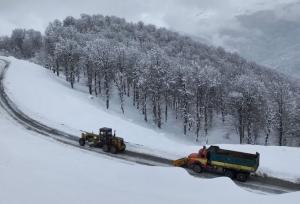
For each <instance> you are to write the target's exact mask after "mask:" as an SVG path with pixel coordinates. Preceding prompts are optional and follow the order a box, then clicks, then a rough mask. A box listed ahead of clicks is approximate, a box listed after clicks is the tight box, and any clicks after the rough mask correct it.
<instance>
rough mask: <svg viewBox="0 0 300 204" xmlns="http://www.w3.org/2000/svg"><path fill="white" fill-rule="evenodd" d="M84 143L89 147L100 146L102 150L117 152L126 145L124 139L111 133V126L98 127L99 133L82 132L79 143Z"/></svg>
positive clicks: (122, 149) (122, 150) (121, 150)
mask: <svg viewBox="0 0 300 204" xmlns="http://www.w3.org/2000/svg"><path fill="white" fill-rule="evenodd" d="M86 143H88V144H89V146H91V147H100V148H102V149H103V151H104V152H111V153H113V154H117V153H119V152H124V151H125V149H126V145H125V143H124V139H123V138H121V137H116V135H115V133H114V134H112V129H111V128H106V127H103V128H100V130H99V134H94V133H89V132H84V133H82V134H81V138H79V145H80V146H84V145H85V144H86Z"/></svg>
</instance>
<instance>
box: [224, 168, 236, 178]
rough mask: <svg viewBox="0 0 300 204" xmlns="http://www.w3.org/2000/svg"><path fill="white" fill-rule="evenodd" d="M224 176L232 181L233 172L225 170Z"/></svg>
mask: <svg viewBox="0 0 300 204" xmlns="http://www.w3.org/2000/svg"><path fill="white" fill-rule="evenodd" d="M224 175H225V176H226V177H228V178H231V179H234V172H233V171H231V170H225V172H224Z"/></svg>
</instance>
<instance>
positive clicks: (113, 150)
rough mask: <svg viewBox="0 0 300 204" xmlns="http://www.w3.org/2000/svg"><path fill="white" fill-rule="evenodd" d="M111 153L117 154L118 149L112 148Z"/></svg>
mask: <svg viewBox="0 0 300 204" xmlns="http://www.w3.org/2000/svg"><path fill="white" fill-rule="evenodd" d="M110 152H111V153H113V154H117V148H116V147H115V146H111V147H110Z"/></svg>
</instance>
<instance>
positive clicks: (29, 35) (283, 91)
mask: <svg viewBox="0 0 300 204" xmlns="http://www.w3.org/2000/svg"><path fill="white" fill-rule="evenodd" d="M22 36H25V38H22ZM42 38H43V42H44V43H43V44H42V45H41V44H40V43H41V38H40V35H39V34H38V33H36V32H34V31H32V30H28V31H26V30H20V29H16V30H15V31H14V32H13V34H12V36H11V38H10V39H11V47H12V48H13V49H12V51H13V52H14V53H15V54H16V55H17V56H22V57H25V58H26V57H28V56H33V55H34V53H35V55H36V58H35V61H37V62H38V63H40V64H42V65H44V66H45V67H47V68H49V69H51V70H52V71H53V72H54V73H56V75H58V76H63V77H64V78H65V80H66V81H67V82H68V83H69V84H70V87H71V88H74V86H75V84H81V85H84V86H86V89H87V90H88V92H89V93H90V95H93V96H96V97H100V98H104V100H105V107H106V108H107V109H110V108H111V106H112V98H115V96H117V97H118V100H119V102H118V104H119V110H121V112H122V113H124V115H125V116H126V117H127V116H128V113H129V114H130V113H131V112H132V111H131V110H132V106H133V107H135V109H136V110H137V111H138V112H139V113H140V114H141V117H140V118H143V120H144V121H145V122H147V123H150V124H153V125H155V126H157V127H158V128H159V129H167V128H171V129H172V128H174V127H180V128H179V131H177V130H178V129H177V128H175V129H176V131H177V132H180V134H182V135H184V136H183V137H187V138H189V139H190V140H193V141H196V142H206V143H207V142H210V141H211V140H213V141H214V139H213V138H211V137H210V135H212V134H213V135H215V134H214V131H215V130H219V132H221V131H220V130H226V131H225V133H224V134H221V135H220V138H219V139H220V140H221V139H223V138H224V137H225V138H228V137H229V138H235V141H236V140H237V141H238V142H239V143H241V144H242V143H247V144H265V145H269V144H271V145H280V146H281V145H289V146H299V145H300V137H299V132H300V129H299V128H300V124H299V121H300V118H299V117H300V114H299V113H300V108H299V107H300V102H299V100H300V97H299V93H300V91H299V90H300V89H299V86H298V85H295V84H294V83H293V82H292V81H291V80H290V79H289V78H287V77H285V76H283V75H281V74H279V73H277V72H274V71H272V70H271V69H268V68H266V67H262V66H260V65H257V64H256V63H253V62H248V61H246V60H245V59H243V58H241V57H240V56H238V55H237V54H235V53H228V52H226V51H224V49H222V48H215V47H210V46H207V45H204V44H201V43H199V42H197V41H194V40H192V39H191V38H189V37H187V36H181V35H179V34H178V33H175V32H172V31H169V30H167V29H165V28H156V27H155V26H153V25H145V24H144V23H143V22H138V23H129V22H126V21H125V19H121V18H118V17H114V16H102V15H86V14H83V15H81V17H80V18H78V19H76V18H74V17H71V16H69V17H67V18H65V19H64V20H63V21H59V20H55V21H54V22H51V23H50V24H49V26H48V27H47V29H46V31H45V35H44V36H43V37H42ZM2 44H3V43H2ZM4 44H5V43H4ZM28 50H29V51H31V52H29V51H28ZM36 50H39V51H38V52H37V51H36ZM28 52H29V53H28ZM129 101H131V102H129ZM130 103H131V104H132V105H130ZM236 135H238V136H237V137H236Z"/></svg>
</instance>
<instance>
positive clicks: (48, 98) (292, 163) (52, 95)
mask: <svg viewBox="0 0 300 204" xmlns="http://www.w3.org/2000/svg"><path fill="white" fill-rule="evenodd" d="M9 60H10V61H11V62H12V63H11V65H10V68H9V69H8V72H7V75H6V79H5V85H6V91H7V92H8V94H9V96H10V97H11V98H12V99H13V101H14V102H15V103H16V104H17V105H18V106H19V107H20V108H21V110H23V111H24V112H25V113H26V114H28V115H30V116H31V117H33V118H35V119H36V120H39V121H42V122H44V123H46V124H49V125H50V126H53V127H57V128H59V129H62V130H65V131H68V132H70V133H73V134H75V135H80V131H79V130H80V129H82V130H87V131H91V130H94V131H97V130H98V128H99V127H102V126H108V127H113V128H114V129H116V130H117V134H118V135H120V136H123V137H124V138H125V140H126V141H128V142H131V143H132V144H136V145H135V146H133V147H129V148H135V150H139V149H140V151H148V152H151V153H152V154H157V155H162V154H164V156H167V157H169V158H171V159H176V158H178V157H182V156H186V155H188V154H189V153H191V152H197V151H198V149H199V146H198V145H193V144H187V143H183V142H182V141H178V140H172V139H170V138H172V135H168V134H167V133H162V132H159V131H158V130H156V129H151V128H147V127H145V126H142V125H140V124H136V123H133V122H132V121H130V120H128V119H127V118H126V117H124V116H122V115H116V114H114V113H112V112H110V111H107V110H106V109H105V107H102V106H99V102H98V101H96V100H91V98H90V97H89V95H88V94H86V93H84V92H80V91H76V90H72V89H71V88H70V87H69V84H67V83H66V82H65V81H64V80H62V79H60V78H57V77H56V76H55V75H53V74H52V73H50V72H49V70H46V69H43V68H41V67H40V66H38V65H35V64H32V63H29V62H26V61H22V60H16V59H14V58H9ZM216 134H220V133H219V132H218V131H216ZM220 146H222V147H224V148H227V149H236V150H240V151H248V152H250V153H255V152H259V153H260V155H261V162H260V166H259V169H258V174H260V175H268V176H272V177H278V178H281V179H286V180H289V181H293V182H299V179H300V149H299V148H290V147H265V146H251V145H220Z"/></svg>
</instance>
